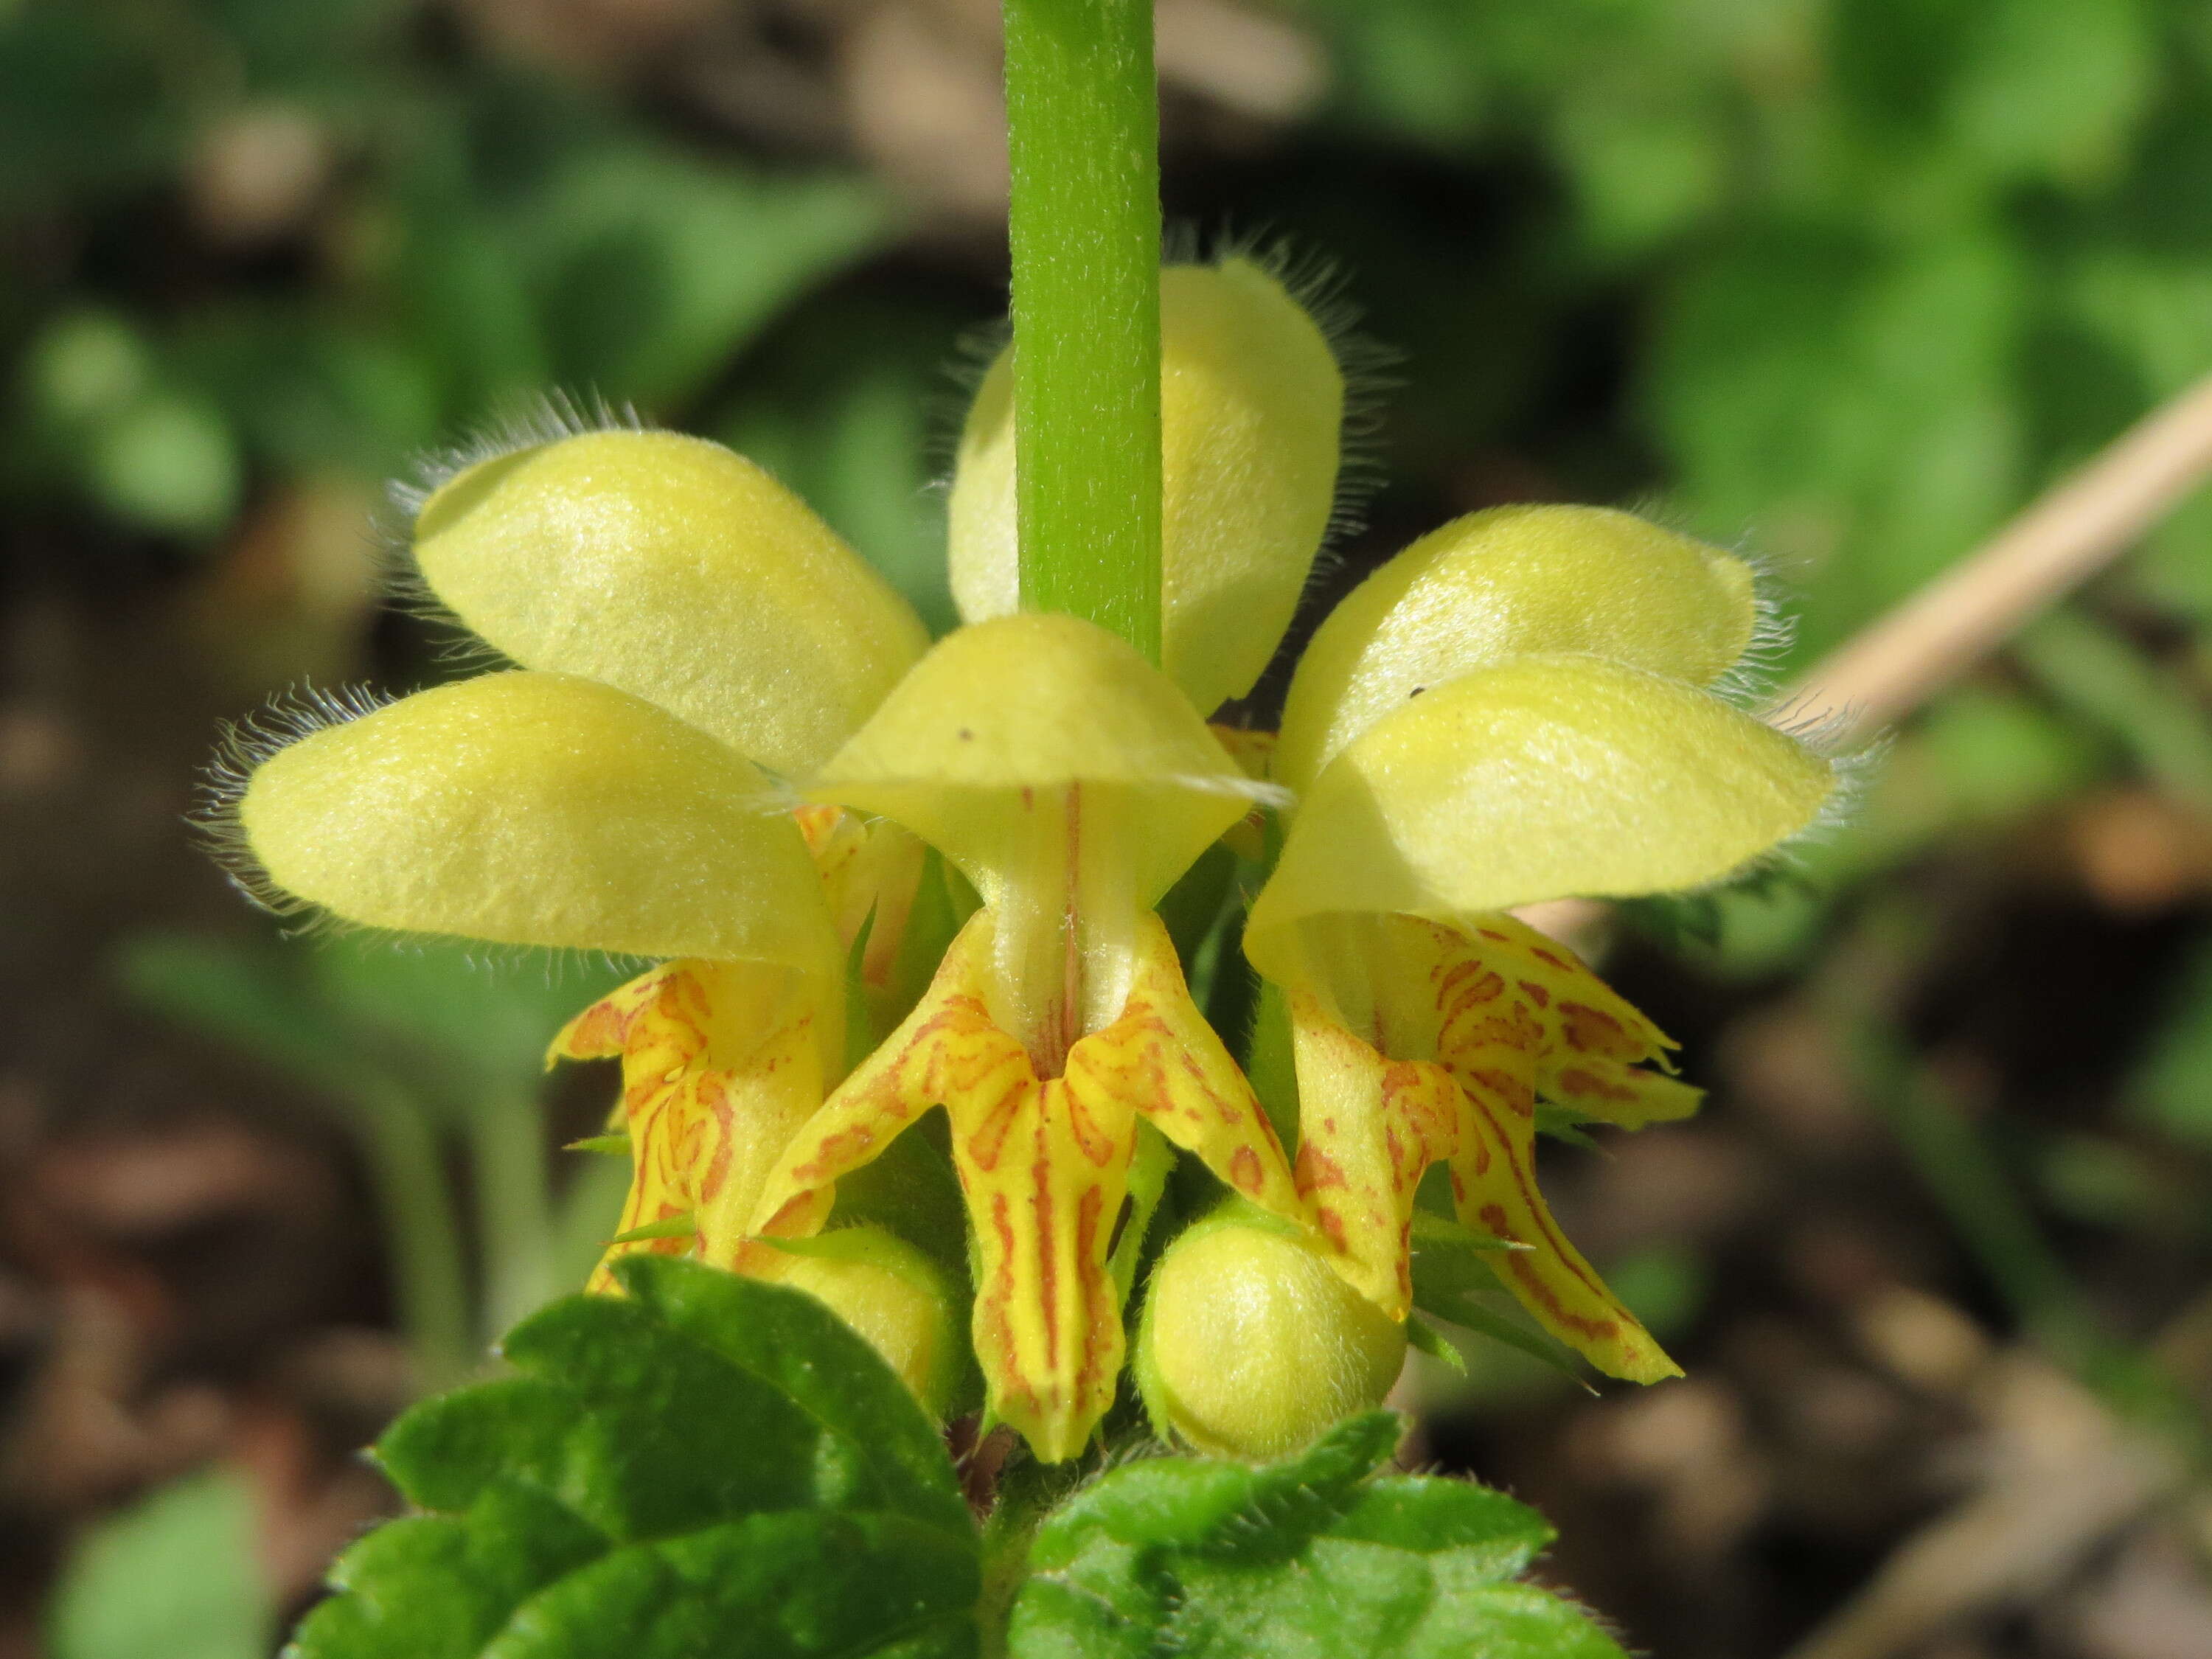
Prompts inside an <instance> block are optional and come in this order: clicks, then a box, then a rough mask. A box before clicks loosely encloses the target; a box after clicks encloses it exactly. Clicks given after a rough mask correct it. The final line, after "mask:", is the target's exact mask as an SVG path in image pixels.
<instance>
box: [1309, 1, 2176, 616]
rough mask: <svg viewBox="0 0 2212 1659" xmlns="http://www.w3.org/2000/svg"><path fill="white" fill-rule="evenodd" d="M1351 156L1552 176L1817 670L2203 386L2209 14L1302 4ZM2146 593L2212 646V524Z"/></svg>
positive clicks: (1689, 504) (1575, 238)
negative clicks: (2045, 493)
mask: <svg viewBox="0 0 2212 1659" xmlns="http://www.w3.org/2000/svg"><path fill="white" fill-rule="evenodd" d="M1304 9H1305V10H1306V11H1307V12H1308V13H1310V15H1312V16H1313V17H1315V18H1316V21H1318V22H1319V23H1320V24H1321V25H1322V27H1324V28H1326V29H1327V30H1328V33H1330V34H1331V35H1332V37H1333V38H1334V40H1335V41H1336V42H1337V45H1338V48H1339V52H1340V61H1341V62H1342V64H1343V65H1344V68H1345V72H1346V76H1347V77H1348V82H1349V84H1348V87H1347V89H1346V100H1345V101H1346V107H1347V110H1348V111H1349V112H1350V114H1351V115H1352V118H1354V119H1355V120H1356V121H1358V123H1360V124H1362V125H1365V126H1367V127H1369V128H1371V129H1376V130H1380V131H1385V132H1388V133H1389V134H1391V135H1393V136H1395V137H1401V138H1405V139H1410V140H1412V141H1414V142H1417V143H1420V144H1422V145H1425V146H1429V147H1431V148H1433V149H1435V150H1437V152H1439V153H1441V154H1443V155H1459V156H1468V155H1480V154H1483V153H1485V152H1491V153H1495V152H1497V151H1498V150H1500V149H1535V150H1537V151H1538V152H1540V153H1541V158H1542V161H1543V164H1544V165H1545V167H1547V169H1548V170H1550V171H1552V172H1553V173H1554V174H1555V175H1556V176H1558V177H1559V179H1561V180H1562V181H1563V184H1564V186H1565V192H1566V196H1567V199H1568V202H1569V204H1570V216H1571V222H1570V223H1569V224H1568V225H1567V226H1565V227H1552V226H1547V227H1546V228H1545V231H1544V234H1546V235H1547V238H1548V239H1549V240H1548V243H1547V255H1548V259H1549V263H1550V265H1551V267H1552V269H1553V271H1554V273H1555V274H1556V275H1557V276H1559V277H1561V278H1564V279H1565V280H1566V281H1567V282H1569V283H1579V284H1581V285H1583V286H1584V287H1585V288H1595V287H1601V286H1606V285H1616V284H1622V283H1631V284H1633V289H1634V292H1635V294H1636V296H1637V305H1638V312H1639V313H1640V314H1639V316H1638V321H1637V324H1636V326H1637V328H1638V334H1639V339H1638V344H1637V346H1636V349H1635V354H1634V355H1635V361H1634V362H1633V364H1632V381H1633V384H1632V387H1631V389H1630V392H1629V397H1630V398H1631V400H1632V404H1633V405H1634V407H1635V408H1636V409H1637V410H1638V413H1639V416H1640V418H1641V422H1642V423H1643V424H1644V427H1645V428H1646V430H1647V431H1648V434H1649V435H1650V438H1651V439H1652V440H1653V441H1655V442H1656V447H1657V448H1658V450H1659V453H1660V455H1661V457H1662V461H1663V465H1664V470H1665V471H1666V473H1667V474H1668V489H1669V495H1670V499H1671V500H1672V501H1674V502H1675V503H1676V504H1677V505H1678V506H1679V507H1680V510H1681V511H1682V512H1683V513H1685V514H1686V516H1687V517H1689V518H1690V519H1692V520H1693V521H1694V522H1695V523H1696V524H1698V525H1699V526H1700V527H1701V528H1703V529H1704V530H1705V531H1706V532H1708V533H1711V534H1713V535H1715V536H1716V537H1717V538H1719V539H1722V540H1725V541H1734V540H1735V539H1737V538H1740V537H1742V536H1743V535H1744V534H1745V533H1746V532H1747V531H1748V532H1750V534H1751V536H1752V538H1753V545H1754V546H1755V547H1756V548H1757V549H1758V550H1759V551H1761V552H1762V553H1765V555H1767V556H1770V557H1772V558H1774V559H1776V560H1777V561H1778V562H1779V563H1780V564H1781V565H1782V567H1783V568H1784V571H1785V573H1786V574H1788V575H1789V576H1790V578H1791V579H1792V580H1793V581H1797V582H1801V583H1802V587H1803V592H1804V596H1805V602H1804V606H1803V609H1804V626H1803V630H1802V639H1801V657H1802V655H1803V654H1804V653H1810V652H1813V651H1816V650H1818V649H1819V648H1820V647H1826V646H1828V645H1831V644H1833V643H1834V642H1835V641H1837V640H1838V639H1839V638H1841V637H1842V636H1843V635H1845V634H1846V633H1848V632H1849V631H1850V629H1853V628H1856V627H1857V626H1858V625H1859V624H1860V623H1863V622H1864V621H1866V620H1867V619H1868V618H1869V617H1871V616H1872V615H1874V614H1875V612H1876V611H1878V610H1879V609H1881V607H1882V606H1884V605H1888V604H1890V603H1892V602H1893V601H1894V600H1895V599H1898V598H1899V597H1900V596H1901V595H1903V594H1904V593H1905V592H1909V591H1910V590H1911V589H1912V588H1913V587H1914V586H1917V585H1918V584H1919V583H1920V582H1922V581H1923V580H1926V579H1927V577H1928V576H1929V574H1931V573H1932V572H1933V571H1935V570H1936V569H1937V568H1941V567H1942V565H1944V564H1945V563H1947V562H1949V561H1950V560H1952V559H1953V558H1954V557H1956V556H1958V555H1959V554H1960V552H1961V551H1963V550H1965V549H1966V548H1967V547H1969V546H1971V545H1972V543H1973V542H1974V541H1975V540H1976V539H1977V538H1978V537H1980V536H1981V535H1983V534H1984V533H1985V532H1987V531H1989V530H1990V528H1992V527H1993V526H1995V525H1996V523H1997V522H1998V520H2000V519H2002V517H2003V516H2004V515H2005V514H2006V513H2008V511H2009V510H2010V509H2011V508H2012V507H2015V505H2016V504H2017V503H2018V502H2019V501H2020V500H2021V498H2022V496H2023V495H2025V493H2027V491H2028V490H2029V489H2032V488H2033V487H2034V486H2036V485H2038V484H2039V483H2042V482H2043V481H2045V479H2047V478H2049V477H2051V475H2052V474H2053V473H2054V472H2056V471H2059V470H2061V469H2063V468H2064V467H2065V466H2067V465H2070V464H2072V463H2074V462H2076V461H2078V460H2080V459H2081V458H2082V457H2083V456H2084V455H2085V454H2086V453H2088V452H2089V451H2090V450H2091V449H2093V447H2095V446H2097V445H2098V444H2100V443H2102V442H2103V441H2106V440H2107V439H2109V438H2110V437H2112V435H2114V434H2115V433H2116V432H2118V430H2119V428H2121V427H2122V426H2124V424H2125V423H2126V422H2129V421H2130V420H2132V419H2133V418H2135V417H2136V416H2137V415H2139V414H2140V413H2142V411H2144V410H2147V409H2148V408H2149V407H2150V406H2151V405H2152V404H2154V403H2155V402H2157V401H2158V400H2159V399H2160V398H2165V397H2167V396H2170V395H2172V393H2174V392H2177V391H2179V389H2180V388H2181V387H2182V386H2185V384H2187V383H2188V382H2189V381H2191V380H2194V379H2195V378H2196V377H2197V376H2198V375H2199V374H2203V372H2204V371H2205V369H2206V368H2207V367H2208V365H2212V215H2208V214H2207V212H2206V210H2205V203H2206V200H2207V192H2208V187H2212V21H2208V14H2207V13H2206V12H2205V9H2204V8H2203V7H2202V6H2201V5H2198V4H2196V3H2194V0H1571V3H1568V4H1564V5H1561V4H1547V3H1534V0H1499V3H1492V4H1484V5H1466V4H1462V3H1459V0H1304ZM2136 579H2137V580H2138V581H2139V582H2140V584H2141V585H2142V588H2143V589H2144V591H2145V592H2147V593H2148V594H2151V595H2153V596H2154V597H2156V598H2157V599H2159V600H2160V602H2162V603H2165V604H2168V605H2174V606H2177V607H2179V608H2181V609H2183V610H2184V611H2186V612H2188V613H2189V614H2190V615H2191V617H2194V618H2195V619H2197V620H2199V621H2202V620H2204V619H2206V618H2208V617H2212V503H2207V502H2203V501H2200V502H2199V503H2198V504H2197V506H2195V507H2193V508H2191V510H2190V511H2188V512H2186V513H2184V514H2182V515H2180V516H2179V517H2178V518H2177V519H2176V520H2174V522H2173V523H2172V524H2171V525H2169V526H2167V527H2166V529H2165V530H2163V531H2162V532H2160V533H2159V534H2158V535H2157V536H2156V537H2155V538H2154V539H2153V543H2152V545H2151V546H2150V548H2149V549H2148V550H2147V553H2146V555H2145V556H2144V557H2142V559H2141V560H2140V561H2139V562H2138V563H2137V565H2136Z"/></svg>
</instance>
